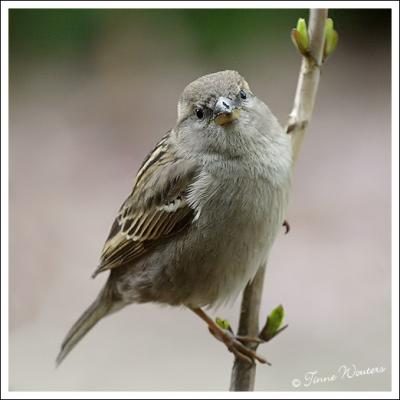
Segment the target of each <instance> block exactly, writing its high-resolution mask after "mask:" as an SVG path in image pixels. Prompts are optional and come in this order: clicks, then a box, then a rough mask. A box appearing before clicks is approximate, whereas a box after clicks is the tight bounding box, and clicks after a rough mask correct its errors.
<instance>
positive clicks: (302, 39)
mask: <svg viewBox="0 0 400 400" xmlns="http://www.w3.org/2000/svg"><path fill="white" fill-rule="evenodd" d="M291 38H292V41H293V44H294V45H295V47H296V48H297V49H298V50H299V52H300V54H302V55H303V56H305V55H307V54H308V52H309V44H310V39H309V36H308V31H307V23H306V20H305V19H304V18H299V20H298V21H297V27H296V29H292V32H291Z"/></svg>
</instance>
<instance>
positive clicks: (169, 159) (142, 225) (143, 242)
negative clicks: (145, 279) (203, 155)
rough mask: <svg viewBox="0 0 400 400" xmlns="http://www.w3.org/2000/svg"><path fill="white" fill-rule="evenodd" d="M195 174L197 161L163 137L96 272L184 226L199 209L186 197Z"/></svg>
mask: <svg viewBox="0 0 400 400" xmlns="http://www.w3.org/2000/svg"><path fill="white" fill-rule="evenodd" d="M196 174H197V165H196V163H195V162H193V161H190V160H183V159H177V158H176V157H175V156H174V153H173V151H172V150H171V146H170V144H169V143H168V137H165V138H164V139H162V140H161V142H159V143H158V145H157V146H156V147H155V149H154V150H153V151H152V152H151V153H150V155H149V156H148V157H147V158H146V160H145V161H144V163H143V164H142V167H141V168H140V170H139V172H138V174H137V176H136V180H135V184H134V187H133V190H132V193H131V194H130V196H129V197H128V198H127V199H126V201H125V202H124V203H123V205H122V206H121V208H120V210H119V212H118V216H117V218H116V219H115V221H114V224H113V225H112V228H111V231H110V234H109V237H108V239H107V241H106V243H105V245H104V248H103V251H102V254H101V261H100V265H99V267H98V268H97V270H96V271H95V273H94V274H93V276H96V275H97V274H98V273H99V272H102V271H105V270H107V269H111V268H116V267H120V266H123V265H126V264H128V263H131V262H133V261H134V260H135V259H137V258H138V257H140V256H142V255H143V254H145V253H146V252H147V251H148V250H149V249H150V248H151V247H152V246H153V245H155V244H157V243H159V242H160V241H162V240H165V239H166V238H168V237H170V236H172V235H174V234H176V233H178V232H181V231H182V230H183V229H185V228H186V227H187V226H188V225H189V224H190V223H191V222H192V221H193V218H194V215H195V211H196V210H194V209H193V208H192V207H191V206H190V205H189V204H188V201H187V192H188V188H189V186H190V184H191V183H192V182H193V179H194V177H195V176H196Z"/></svg>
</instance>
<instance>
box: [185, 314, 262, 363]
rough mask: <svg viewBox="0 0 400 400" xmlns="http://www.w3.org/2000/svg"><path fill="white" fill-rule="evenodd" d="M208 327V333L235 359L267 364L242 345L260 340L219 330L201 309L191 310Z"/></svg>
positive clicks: (259, 341) (259, 340) (226, 330)
mask: <svg viewBox="0 0 400 400" xmlns="http://www.w3.org/2000/svg"><path fill="white" fill-rule="evenodd" d="M191 310H192V311H193V312H194V313H195V314H197V315H198V316H199V317H200V318H201V319H202V320H203V321H205V322H206V324H207V325H208V330H209V331H210V333H211V334H212V335H213V336H214V337H215V338H217V339H218V340H219V341H221V342H222V343H224V344H225V346H226V347H227V348H228V350H229V351H231V352H232V353H233V354H235V356H236V357H238V358H240V359H242V360H244V361H247V362H248V363H250V364H253V363H254V362H255V360H257V361H259V362H260V363H262V364H269V362H268V361H267V360H265V359H264V358H263V357H260V356H259V355H258V354H257V353H256V352H255V351H254V350H251V349H249V348H248V347H246V346H245V345H244V344H243V343H246V342H247V343H261V342H262V340H261V339H258V338H252V337H248V336H235V335H234V334H233V332H232V331H231V330H228V329H222V328H220V327H219V326H218V325H217V324H216V323H215V321H214V320H213V319H212V318H210V317H209V316H208V315H207V314H206V313H205V312H204V311H203V310H202V309H201V308H191ZM242 342H243V343H242Z"/></svg>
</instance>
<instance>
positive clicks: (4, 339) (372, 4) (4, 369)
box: [1, 1, 399, 399]
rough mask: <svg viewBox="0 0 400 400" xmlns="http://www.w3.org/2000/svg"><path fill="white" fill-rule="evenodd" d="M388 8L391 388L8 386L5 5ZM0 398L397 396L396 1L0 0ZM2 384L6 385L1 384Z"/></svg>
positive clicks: (397, 169)
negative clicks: (13, 388)
mask: <svg viewBox="0 0 400 400" xmlns="http://www.w3.org/2000/svg"><path fill="white" fill-rule="evenodd" d="M310 6H311V7H312V8H317V7H328V8H343V9H346V8H377V9H380V8H391V9H392V365H391V370H392V391H391V392H389V391H388V392H335V391H324V392H314V391H313V392H306V391H298V392H296V391H291V392H250V393H243V392H240V393H233V392H17V391H12V392H10V391H9V390H8V383H9V380H8V378H9V376H8V356H9V351H8V349H9V348H8V267H9V265H8V248H9V247H8V177H9V175H8V132H9V131H8V115H9V113H8V106H9V104H8V100H9V97H8V96H9V91H8V76H9V75H8V10H9V9H10V8H114V9H115V8H310ZM1 11H2V12H1V217H2V218H1V239H2V240H1V250H2V251H1V265H2V269H1V277H2V279H1V328H2V335H1V350H2V351H1V382H2V388H1V398H2V399H3V398H10V399H23V398H32V399H57V398H59V399H62V398H67V399H69V398H83V399H90V398H98V399H106V398H115V399H118V398H119V399H129V398H143V399H149V398H167V399H184V398H212V399H221V398H227V397H229V398H233V399H239V398H264V397H271V398H276V399H283V398H288V399H290V398H300V399H322V398H346V399H355V398H357V399H373V398H376V399H388V398H399V270H398V266H399V245H398V243H399V208H398V206H399V113H398V110H399V4H398V3H397V2H396V1H361V2H359V1H285V2H279V1H272V2H271V1H192V2H188V1H168V2H165V1H4V2H2V3H1ZM4 386H7V389H5V388H4Z"/></svg>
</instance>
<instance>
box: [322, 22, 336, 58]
mask: <svg viewBox="0 0 400 400" xmlns="http://www.w3.org/2000/svg"><path fill="white" fill-rule="evenodd" d="M338 40H339V35H338V33H337V32H336V31H335V29H334V27H333V20H332V18H328V19H327V20H326V22H325V46H324V59H326V58H327V57H328V56H330V55H331V54H332V53H333V52H334V51H335V49H336V46H337V43H338Z"/></svg>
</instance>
